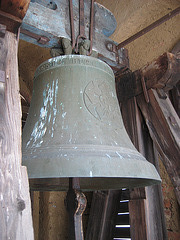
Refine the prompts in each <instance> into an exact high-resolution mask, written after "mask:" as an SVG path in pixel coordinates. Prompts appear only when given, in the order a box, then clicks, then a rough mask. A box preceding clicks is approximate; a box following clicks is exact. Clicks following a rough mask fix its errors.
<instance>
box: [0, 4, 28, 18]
mask: <svg viewBox="0 0 180 240" xmlns="http://www.w3.org/2000/svg"><path fill="white" fill-rule="evenodd" d="M29 3H30V0H1V6H0V9H1V10H2V11H3V12H6V13H9V14H11V15H12V16H15V17H18V18H20V19H23V18H24V17H25V15H26V12H27V10H28V7H29Z"/></svg>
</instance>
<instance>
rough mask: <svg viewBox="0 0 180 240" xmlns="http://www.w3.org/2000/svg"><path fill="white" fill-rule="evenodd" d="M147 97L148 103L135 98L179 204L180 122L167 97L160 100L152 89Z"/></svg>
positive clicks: (141, 97)
mask: <svg viewBox="0 0 180 240" xmlns="http://www.w3.org/2000/svg"><path fill="white" fill-rule="evenodd" d="M148 95H149V99H150V102H149V103H146V102H145V100H144V97H143V96H142V95H140V96H138V97H137V102H138V105H139V107H140V109H141V111H142V113H143V115H144V118H145V119H146V124H147V126H148V129H149V132H150V135H151V137H152V139H153V141H154V142H155V144H156V146H157V149H158V151H159V152H160V154H161V156H162V160H163V163H164V165H165V167H166V170H167V172H168V174H169V176H170V177H171V181H172V183H173V185H174V188H175V193H176V196H177V200H178V202H179V204H180V191H179V182H180V120H179V117H178V116H177V113H176V112H175V110H174V108H173V106H172V104H171V102H170V100H169V98H168V97H167V96H166V99H164V98H161V97H159V96H158V94H157V92H156V91H155V90H152V89H150V90H149V91H148Z"/></svg>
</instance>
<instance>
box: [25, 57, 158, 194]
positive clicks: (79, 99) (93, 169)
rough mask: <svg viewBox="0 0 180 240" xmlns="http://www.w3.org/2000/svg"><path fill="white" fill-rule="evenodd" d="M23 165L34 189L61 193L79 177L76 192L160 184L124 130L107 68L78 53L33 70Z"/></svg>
mask: <svg viewBox="0 0 180 240" xmlns="http://www.w3.org/2000/svg"><path fill="white" fill-rule="evenodd" d="M23 164H24V165H26V166H27V169H28V174H29V178H30V184H31V188H32V189H36V190H67V189H68V187H69V181H68V178H71V177H79V178H80V187H81V189H82V190H96V189H101V190H103V189H104V190H105V189H120V188H126V187H127V188H130V187H138V186H147V185H152V184H156V183H159V182H160V181H161V180H160V177H159V175H158V173H157V171H156V169H155V167H154V166H153V165H152V164H151V163H149V162H148V161H147V160H146V159H145V158H144V157H143V156H142V155H141V154H140V153H139V152H138V151H137V150H136V149H135V147H134V146H133V144H132V143H131V141H130V139H129V137H128V135H127V133H126V131H125V128H124V125H123V121H122V117H121V113H120V109H119V105H118V100H117V97H116V91H115V80H114V74H113V72H112V70H111V68H110V67H109V66H108V65H107V64H105V63H104V62H102V61H100V60H98V59H95V58H92V57H87V56H79V55H67V56H59V57H55V58H52V59H49V60H48V61H46V62H44V63H42V64H41V65H40V66H39V67H38V69H37V70H36V73H35V78H34V90H33V97H32V102H31V106H30V111H29V116H28V118H27V122H26V124H25V127H24V131H23Z"/></svg>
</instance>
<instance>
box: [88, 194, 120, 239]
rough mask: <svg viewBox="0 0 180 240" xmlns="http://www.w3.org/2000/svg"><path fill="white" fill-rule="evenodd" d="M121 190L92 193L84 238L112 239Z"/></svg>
mask: <svg viewBox="0 0 180 240" xmlns="http://www.w3.org/2000/svg"><path fill="white" fill-rule="evenodd" d="M120 194H121V191H114V190H111V191H108V192H101V191H97V192H94V193H93V199H92V203H91V210H90V216H89V221H88V228H87V233H86V238H85V239H86V240H92V239H98V240H110V239H113V234H114V230H115V220H116V216H117V213H118V202H119V201H120Z"/></svg>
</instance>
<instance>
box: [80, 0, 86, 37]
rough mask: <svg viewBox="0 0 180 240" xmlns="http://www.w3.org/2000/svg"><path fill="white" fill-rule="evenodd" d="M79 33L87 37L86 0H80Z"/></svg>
mask: <svg viewBox="0 0 180 240" xmlns="http://www.w3.org/2000/svg"><path fill="white" fill-rule="evenodd" d="M79 35H80V36H81V37H84V38H86V36H85V29H84V0H79Z"/></svg>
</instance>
